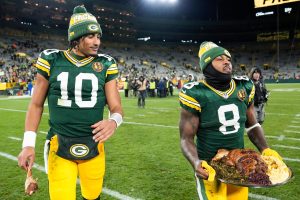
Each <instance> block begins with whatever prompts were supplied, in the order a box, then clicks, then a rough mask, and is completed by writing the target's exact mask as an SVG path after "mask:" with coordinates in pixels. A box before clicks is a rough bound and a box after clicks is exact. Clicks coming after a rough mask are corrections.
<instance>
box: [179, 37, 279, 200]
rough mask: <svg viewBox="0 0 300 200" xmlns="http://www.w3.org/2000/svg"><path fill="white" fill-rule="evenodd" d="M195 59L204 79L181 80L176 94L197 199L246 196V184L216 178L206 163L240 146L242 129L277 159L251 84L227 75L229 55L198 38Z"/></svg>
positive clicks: (185, 153) (241, 146) (182, 138)
mask: <svg viewBox="0 0 300 200" xmlns="http://www.w3.org/2000/svg"><path fill="white" fill-rule="evenodd" d="M199 58H200V68H201V70H202V72H203V74H204V77H205V79H204V80H203V81H201V82H190V83H187V84H185V85H184V87H183V88H182V90H181V91H180V93H179V100H180V105H181V107H182V109H181V117H180V123H179V129H180V142H181V149H182V152H183V154H184V156H185V157H186V158H187V160H188V161H189V162H190V164H191V165H192V167H193V168H194V170H195V177H196V184H197V192H198V195H199V199H201V200H202V199H224V200H226V199H232V200H234V199H239V200H245V199H248V188H247V187H238V186H234V185H227V184H224V183H221V182H218V181H217V180H216V179H215V173H216V172H215V170H214V169H213V168H212V167H211V166H210V165H209V164H208V163H209V161H210V160H211V159H212V158H213V157H214V155H215V154H216V153H217V150H218V149H222V148H223V149H228V150H231V149H236V148H244V130H245V129H246V132H247V134H248V137H249V138H250V140H251V142H252V143H253V144H254V145H255V146H256V147H257V149H258V150H259V151H260V152H262V154H263V155H273V156H276V157H279V158H280V159H281V157H280V155H279V154H278V153H277V152H276V151H274V150H271V149H270V148H269V147H268V145H267V142H266V140H265V137H264V133H263V130H262V128H261V126H260V124H259V123H258V122H257V121H256V118H255V113H254V107H253V97H254V93H255V87H254V85H253V83H252V82H251V80H249V79H248V78H246V77H233V78H232V76H231V75H232V64H231V55H230V53H229V52H228V51H227V50H226V49H224V48H222V47H220V46H218V45H216V44H215V43H213V42H203V43H202V44H201V46H200V50H199ZM195 136H196V144H195V142H194V137H195Z"/></svg>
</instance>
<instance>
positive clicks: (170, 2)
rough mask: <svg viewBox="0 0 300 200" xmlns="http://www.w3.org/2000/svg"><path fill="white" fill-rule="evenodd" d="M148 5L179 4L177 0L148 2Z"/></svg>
mask: <svg viewBox="0 0 300 200" xmlns="http://www.w3.org/2000/svg"><path fill="white" fill-rule="evenodd" d="M146 1H147V2H148V3H152V4H156V3H161V4H175V3H177V0H146Z"/></svg>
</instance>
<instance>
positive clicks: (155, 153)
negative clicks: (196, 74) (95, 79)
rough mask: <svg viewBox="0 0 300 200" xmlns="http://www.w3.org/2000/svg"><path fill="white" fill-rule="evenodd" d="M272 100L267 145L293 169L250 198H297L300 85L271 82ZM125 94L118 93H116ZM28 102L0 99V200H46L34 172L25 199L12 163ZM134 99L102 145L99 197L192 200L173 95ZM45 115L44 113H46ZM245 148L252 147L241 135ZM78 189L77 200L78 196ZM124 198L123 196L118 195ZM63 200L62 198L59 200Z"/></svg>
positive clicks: (40, 141)
mask: <svg viewBox="0 0 300 200" xmlns="http://www.w3.org/2000/svg"><path fill="white" fill-rule="evenodd" d="M267 87H268V89H269V90H271V96H270V99H269V101H268V104H267V107H266V112H267V114H266V120H265V123H264V125H263V127H264V130H265V135H266V137H267V140H268V143H269V145H270V146H271V147H272V148H273V149H275V150H277V151H278V152H279V153H280V154H281V155H282V156H283V157H284V158H285V159H286V163H287V164H288V165H289V166H290V167H291V168H292V169H293V172H294V176H295V177H294V179H293V180H292V181H291V182H289V183H288V184H286V185H283V186H279V187H272V188H264V189H250V198H249V199H267V200H276V199H282V200H296V199H297V200H298V199H299V196H300V189H299V185H300V181H299V178H298V177H299V176H300V167H299V166H300V154H299V149H300V145H299V144H300V137H299V136H300V84H270V85H267ZM121 95H122V96H124V94H123V93H121ZM29 100H30V99H28V98H27V99H7V98H6V97H1V98H0V134H1V139H0V167H1V173H0V180H1V181H0V197H1V199H5V200H19V199H32V200H46V199H49V197H48V185H47V177H46V175H45V173H44V172H43V171H41V168H39V169H34V171H33V173H34V176H35V177H38V182H39V187H40V188H39V190H38V192H37V193H36V194H34V195H33V196H32V197H27V196H25V195H24V180H25V172H24V171H22V170H21V169H20V168H18V167H17V161H16V160H15V159H16V157H17V155H18V154H19V152H20V150H21V143H22V141H21V139H22V137H23V131H24V119H25V112H26V109H27V105H28V102H29ZM136 104H137V99H135V98H126V99H125V98H123V97H122V105H123V108H124V113H125V123H124V124H123V125H122V126H121V127H120V128H118V130H117V132H116V134H115V135H114V136H113V137H112V138H110V139H109V140H108V141H107V142H106V144H105V149H106V161H107V162H106V175H105V180H104V187H105V188H104V191H103V194H102V197H101V199H104V200H105V199H124V200H125V199H127V200H135V199H143V200H146V199H147V200H154V199H157V200H192V199H197V195H196V189H195V181H194V177H193V171H192V168H191V167H190V165H189V164H188V162H187V161H186V160H185V158H184V157H183V155H182V153H181V150H180V146H179V131H178V121H179V111H180V108H179V103H178V97H177V95H176V96H173V97H168V98H164V99H159V98H147V99H146V108H145V109H138V108H137V106H136ZM45 113H48V111H47V109H45ZM47 119H48V115H47V114H44V115H43V118H42V122H41V125H40V127H39V131H41V132H39V134H38V138H37V146H36V155H37V158H36V163H37V164H38V165H40V166H43V165H44V164H43V163H44V162H43V145H44V140H45V136H46V135H45V133H44V132H46V131H47V130H48V123H47ZM245 141H246V146H247V147H250V148H254V147H253V145H252V144H251V143H250V142H249V140H248V138H247V137H245ZM79 194H80V191H79V190H78V199H81V198H79V197H80V195H79ZM122 195H126V196H122ZM62 199H63V198H62Z"/></svg>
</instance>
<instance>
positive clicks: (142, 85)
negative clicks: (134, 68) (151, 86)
mask: <svg viewBox="0 0 300 200" xmlns="http://www.w3.org/2000/svg"><path fill="white" fill-rule="evenodd" d="M137 84H138V107H139V108H145V103H146V102H145V99H146V95H147V92H146V84H147V79H145V78H144V76H140V77H139V80H138V81H137Z"/></svg>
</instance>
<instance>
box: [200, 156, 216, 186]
mask: <svg viewBox="0 0 300 200" xmlns="http://www.w3.org/2000/svg"><path fill="white" fill-rule="evenodd" d="M195 171H196V175H197V176H198V177H200V178H202V179H206V180H208V181H209V182H213V181H214V180H215V176H216V171H215V170H214V168H212V167H211V166H210V165H209V164H207V162H206V161H204V160H203V161H200V162H198V163H197V166H196V167H195Z"/></svg>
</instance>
